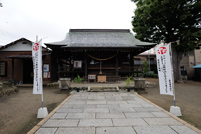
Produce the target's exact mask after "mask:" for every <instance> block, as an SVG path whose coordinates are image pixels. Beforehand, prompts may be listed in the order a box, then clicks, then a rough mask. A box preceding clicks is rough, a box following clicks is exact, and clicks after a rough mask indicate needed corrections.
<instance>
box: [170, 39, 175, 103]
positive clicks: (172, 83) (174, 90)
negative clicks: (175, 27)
mask: <svg viewBox="0 0 201 134" xmlns="http://www.w3.org/2000/svg"><path fill="white" fill-rule="evenodd" d="M169 49H170V60H171V64H172V87H173V94H174V106H175V107H176V97H175V87H174V71H173V62H172V44H171V43H170V48H169Z"/></svg>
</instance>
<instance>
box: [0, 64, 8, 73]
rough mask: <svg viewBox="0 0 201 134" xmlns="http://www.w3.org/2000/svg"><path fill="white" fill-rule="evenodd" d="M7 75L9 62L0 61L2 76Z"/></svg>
mask: <svg viewBox="0 0 201 134" xmlns="http://www.w3.org/2000/svg"><path fill="white" fill-rule="evenodd" d="M6 75H7V62H5V61H0V76H1V77H5V76H6Z"/></svg>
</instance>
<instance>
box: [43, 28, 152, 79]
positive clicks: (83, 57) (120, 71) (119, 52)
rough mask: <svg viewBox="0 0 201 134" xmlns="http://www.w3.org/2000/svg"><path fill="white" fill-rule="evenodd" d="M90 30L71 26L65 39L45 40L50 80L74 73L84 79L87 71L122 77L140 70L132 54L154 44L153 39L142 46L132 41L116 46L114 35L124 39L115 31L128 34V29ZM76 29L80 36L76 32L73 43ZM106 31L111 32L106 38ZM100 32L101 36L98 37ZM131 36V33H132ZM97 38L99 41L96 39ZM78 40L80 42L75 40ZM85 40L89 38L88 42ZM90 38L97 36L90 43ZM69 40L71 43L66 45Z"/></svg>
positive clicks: (93, 73) (115, 77)
mask: <svg viewBox="0 0 201 134" xmlns="http://www.w3.org/2000/svg"><path fill="white" fill-rule="evenodd" d="M92 31H93V32H92ZM92 31H91V30H83V29H82V30H74V31H73V32H72V31H71V30H70V32H69V35H68V37H66V38H67V39H66V40H67V41H66V42H56V43H46V45H47V46H48V47H49V48H51V49H52V54H51V62H52V66H51V69H52V73H51V78H52V81H56V80H58V79H59V78H63V77H68V78H72V79H73V78H75V77H76V76H77V75H79V76H81V77H83V78H85V80H87V79H88V76H89V75H96V77H97V76H99V75H106V76H107V81H117V80H119V79H120V78H121V77H126V76H130V75H132V74H133V73H135V72H142V68H140V67H139V66H135V65H134V61H133V57H134V56H135V55H137V54H139V53H141V52H144V51H146V50H148V49H150V48H152V47H153V46H154V45H155V44H153V43H152V44H149V45H144V46H138V45H133V47H131V46H126V45H125V44H122V45H121V46H115V43H113V42H112V41H113V40H115V41H114V42H117V41H116V39H117V38H118V37H119V36H121V37H119V38H120V39H119V40H120V41H121V42H123V41H122V40H123V39H122V40H121V38H122V35H118V33H119V32H120V33H121V34H124V33H126V34H128V32H129V31H126V32H125V31H123V32H122V31H121V30H118V31H114V30H102V29H101V30H92ZM76 32H78V33H79V34H80V33H81V35H82V36H80V35H79V38H78V39H76V40H75V41H74V42H75V43H74V44H73V43H72V42H73V41H72V40H73V38H75V37H73V36H77V35H76V34H77V33H76ZM75 33H76V34H75ZM129 33H130V32H129ZM73 34H75V35H73ZM89 34H91V35H90V37H91V38H90V37H88V36H89ZM86 35H87V38H86ZM107 35H108V36H110V38H109V39H110V40H109V41H108V38H107ZM69 36H72V37H69ZM94 36H95V38H94ZM100 36H101V38H99V37H100ZM103 36H104V38H103ZM123 36H124V35H123ZM129 36H130V34H129ZM69 38H70V39H69ZM80 38H84V39H80ZM97 38H98V39H97ZM124 38H125V37H124ZM131 38H134V37H133V36H132V37H131ZM99 39H100V43H99V42H98V41H97V40H99ZM68 40H71V42H70V43H69V42H68ZM77 40H79V41H80V42H76V41H77ZM86 40H90V41H89V42H87V41H86ZM91 40H96V41H95V42H94V44H95V45H94V44H92V43H93V41H91ZM102 40H104V42H101V41H102ZM105 40H106V41H105ZM111 40H112V41H111ZM82 41H83V42H84V43H83V42H82ZM107 41H108V42H109V43H108V42H107ZM91 42H92V43H91ZM111 42H112V43H111ZM104 43H105V44H106V45H105V44H104ZM69 44H70V45H72V46H69ZM96 44H97V45H96ZM108 44H109V45H108ZM124 45H125V46H124ZM76 61H79V62H81V67H78V68H77V67H75V65H74V63H75V62H76Z"/></svg>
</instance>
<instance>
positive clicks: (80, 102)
mask: <svg viewBox="0 0 201 134" xmlns="http://www.w3.org/2000/svg"><path fill="white" fill-rule="evenodd" d="M66 104H86V101H69V102H68V101H67V102H66Z"/></svg>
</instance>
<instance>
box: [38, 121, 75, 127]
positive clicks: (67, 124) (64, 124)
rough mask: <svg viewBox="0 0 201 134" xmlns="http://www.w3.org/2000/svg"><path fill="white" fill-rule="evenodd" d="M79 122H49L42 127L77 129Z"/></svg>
mask: <svg viewBox="0 0 201 134" xmlns="http://www.w3.org/2000/svg"><path fill="white" fill-rule="evenodd" d="M78 122H79V120H78V119H77V120H55V119H54V120H48V121H47V122H46V123H45V124H44V125H43V126H42V127H75V126H77V124H78Z"/></svg>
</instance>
